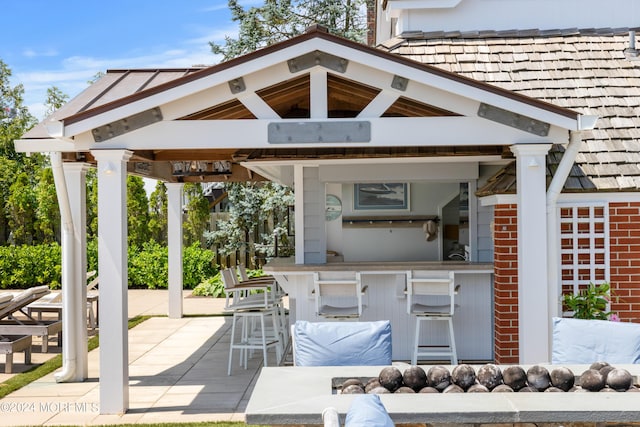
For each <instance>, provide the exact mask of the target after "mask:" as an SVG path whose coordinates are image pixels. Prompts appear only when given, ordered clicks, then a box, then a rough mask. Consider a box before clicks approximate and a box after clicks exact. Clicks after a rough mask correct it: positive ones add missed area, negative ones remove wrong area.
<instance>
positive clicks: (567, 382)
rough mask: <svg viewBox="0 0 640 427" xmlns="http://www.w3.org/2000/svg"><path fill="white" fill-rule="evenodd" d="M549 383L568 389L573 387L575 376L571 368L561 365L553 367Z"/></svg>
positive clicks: (564, 389) (561, 388) (563, 389)
mask: <svg viewBox="0 0 640 427" xmlns="http://www.w3.org/2000/svg"><path fill="white" fill-rule="evenodd" d="M550 377H551V385H553V386H554V387H557V388H559V389H560V390H562V391H569V390H571V388H572V387H573V385H574V383H575V380H576V376H575V375H574V374H573V372H572V371H571V369H569V368H565V367H564V366H563V367H559V368H554V369H553V370H552V371H551V374H550Z"/></svg>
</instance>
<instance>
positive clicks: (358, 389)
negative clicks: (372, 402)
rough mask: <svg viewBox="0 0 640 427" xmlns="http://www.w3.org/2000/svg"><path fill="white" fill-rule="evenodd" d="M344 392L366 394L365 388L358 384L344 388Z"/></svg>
mask: <svg viewBox="0 0 640 427" xmlns="http://www.w3.org/2000/svg"><path fill="white" fill-rule="evenodd" d="M342 394H364V388H362V386H359V385H357V384H351V385H348V386H346V387H343V388H342Z"/></svg>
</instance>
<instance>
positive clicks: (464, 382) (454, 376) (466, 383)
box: [451, 364, 476, 390]
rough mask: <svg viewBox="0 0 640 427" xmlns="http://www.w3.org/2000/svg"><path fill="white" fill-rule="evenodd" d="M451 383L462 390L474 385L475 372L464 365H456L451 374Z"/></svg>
mask: <svg viewBox="0 0 640 427" xmlns="http://www.w3.org/2000/svg"><path fill="white" fill-rule="evenodd" d="M451 381H452V382H453V383H454V384H455V385H457V386H458V387H460V388H461V389H463V390H467V389H469V387H471V386H472V385H474V384H475V383H476V371H475V370H474V369H473V368H472V367H471V366H470V365H466V364H462V365H457V366H456V367H455V368H453V371H452V372H451Z"/></svg>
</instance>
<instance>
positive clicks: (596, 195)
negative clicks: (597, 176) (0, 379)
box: [557, 191, 640, 205]
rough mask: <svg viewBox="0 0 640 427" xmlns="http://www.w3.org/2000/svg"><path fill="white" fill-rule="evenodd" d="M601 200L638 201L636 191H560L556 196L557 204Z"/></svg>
mask: <svg viewBox="0 0 640 427" xmlns="http://www.w3.org/2000/svg"><path fill="white" fill-rule="evenodd" d="M603 202H605V203H606V202H609V203H611V202H640V192H638V191H620V192H612V191H602V192H592V193H562V194H560V196H559V197H558V202H557V204H558V205H561V204H563V203H572V204H573V203H603Z"/></svg>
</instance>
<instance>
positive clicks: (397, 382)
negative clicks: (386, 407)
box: [378, 366, 402, 393]
mask: <svg viewBox="0 0 640 427" xmlns="http://www.w3.org/2000/svg"><path fill="white" fill-rule="evenodd" d="M378 381H379V382H380V385H381V386H382V387H384V388H386V389H387V390H389V391H390V392H391V393H393V392H394V391H396V390H397V389H399V388H400V387H402V372H400V369H398V368H396V367H395V366H387V367H386V368H383V369H382V371H380V375H379V376H378Z"/></svg>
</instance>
